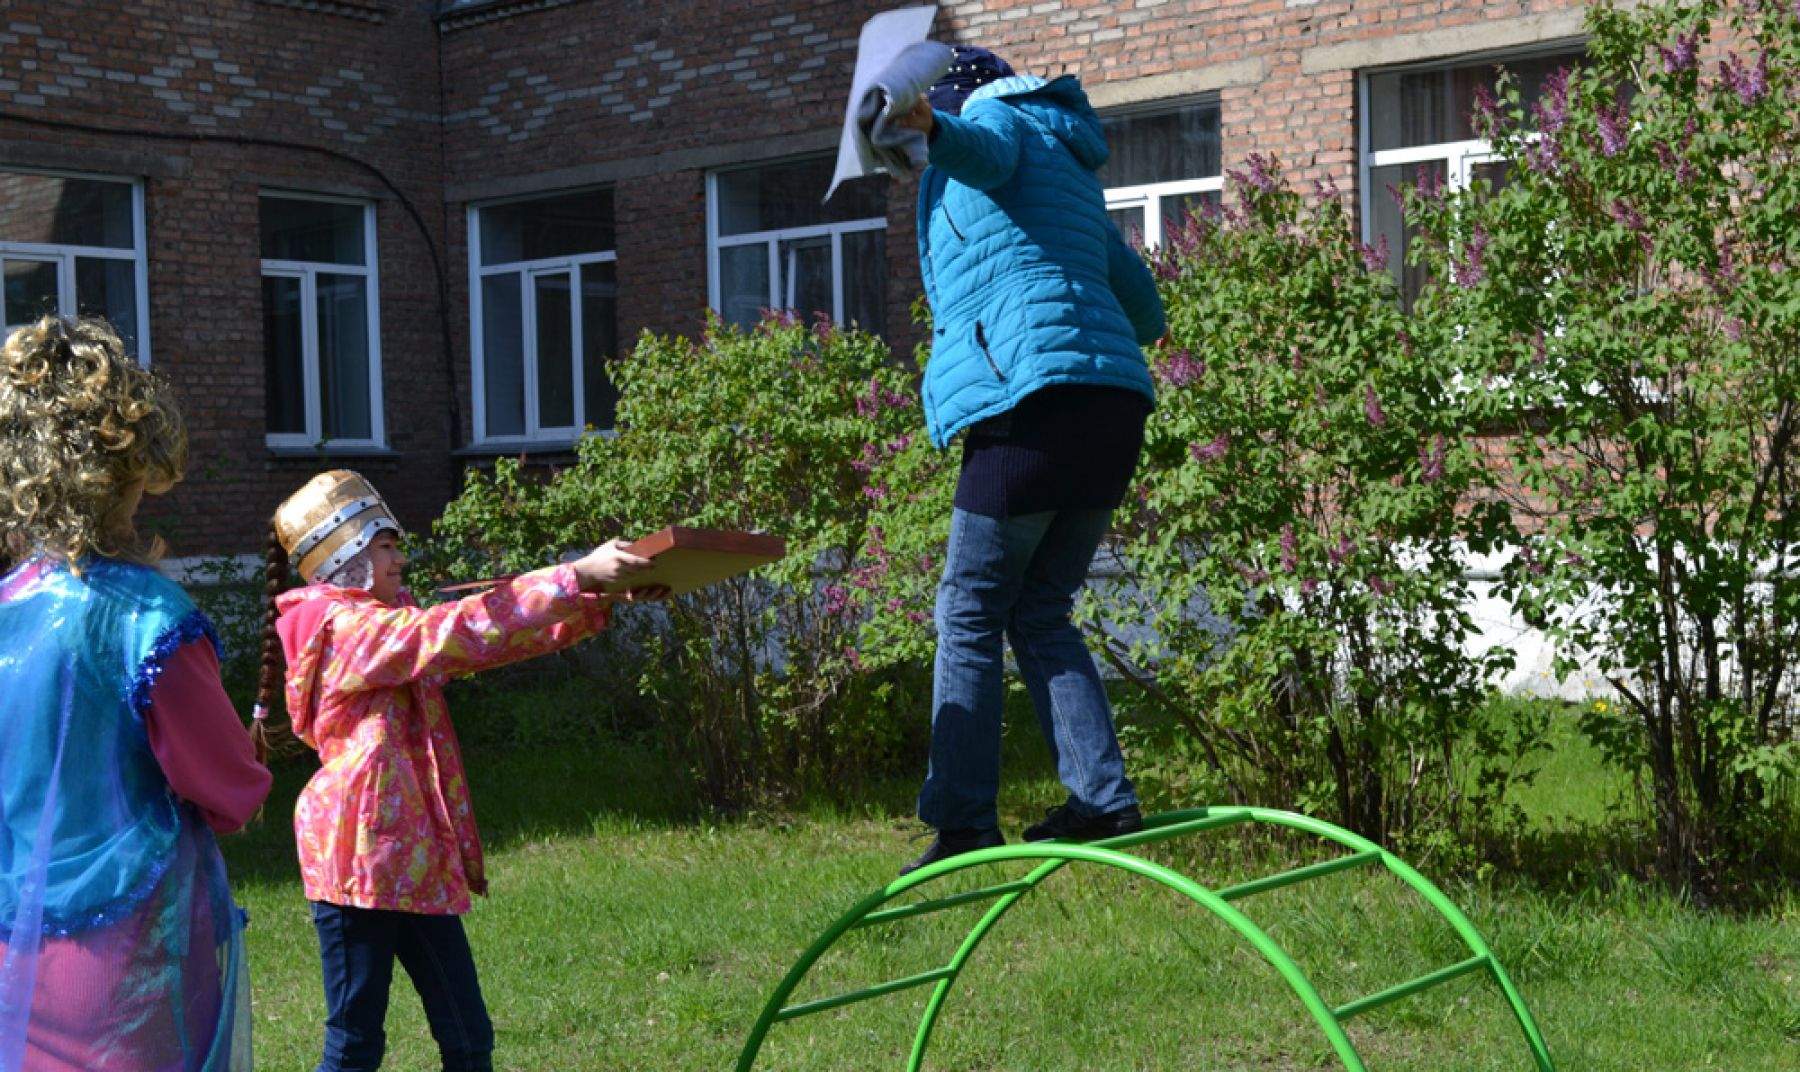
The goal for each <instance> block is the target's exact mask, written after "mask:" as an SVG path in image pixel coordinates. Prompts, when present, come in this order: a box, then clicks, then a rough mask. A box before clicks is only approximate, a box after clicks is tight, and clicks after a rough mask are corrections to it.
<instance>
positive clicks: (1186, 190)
mask: <svg viewBox="0 0 1800 1072" xmlns="http://www.w3.org/2000/svg"><path fill="white" fill-rule="evenodd" d="M1186 108H1218V109H1220V115H1221V119H1222V118H1223V112H1224V109H1223V107H1222V105H1221V104H1220V103H1219V101H1218V100H1217V99H1216V98H1211V97H1202V98H1199V99H1190V100H1172V101H1157V102H1155V103H1153V104H1141V105H1133V106H1131V107H1129V108H1111V109H1108V110H1107V111H1106V112H1104V113H1102V115H1101V118H1102V119H1129V118H1131V117H1132V116H1144V115H1168V114H1170V113H1173V112H1179V111H1182V110H1183V109H1186ZM1222 137H1223V135H1222V134H1221V138H1222ZM1223 164H1224V159H1223V156H1222V155H1221V158H1220V169H1219V174H1217V175H1209V176H1207V177H1205V178H1199V179H1175V180H1171V181H1169V182H1151V183H1143V184H1140V185H1137V186H1109V187H1107V188H1106V189H1105V191H1104V194H1105V197H1106V211H1108V212H1114V211H1121V210H1128V209H1141V210H1142V211H1143V213H1144V233H1143V234H1142V235H1141V236H1140V238H1141V239H1142V241H1143V244H1144V248H1145V249H1155V248H1156V247H1157V246H1160V245H1162V241H1163V231H1164V227H1163V218H1162V199H1163V198H1165V197H1177V196H1180V195H1181V194H1223V192H1224V190H1225V171H1224V166H1223ZM1126 237H1130V236H1129V235H1128V236H1126Z"/></svg>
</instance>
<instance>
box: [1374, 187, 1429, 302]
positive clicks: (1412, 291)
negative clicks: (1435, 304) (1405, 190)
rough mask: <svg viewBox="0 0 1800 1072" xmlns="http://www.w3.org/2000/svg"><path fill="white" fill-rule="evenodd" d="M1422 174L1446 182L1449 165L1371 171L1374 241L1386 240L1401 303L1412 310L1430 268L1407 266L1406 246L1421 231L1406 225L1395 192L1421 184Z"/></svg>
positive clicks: (1389, 267)
mask: <svg viewBox="0 0 1800 1072" xmlns="http://www.w3.org/2000/svg"><path fill="white" fill-rule="evenodd" d="M1421 172H1424V173H1426V174H1429V175H1432V176H1434V177H1435V178H1436V179H1437V181H1439V182H1443V181H1444V180H1445V177H1446V176H1447V175H1448V174H1449V166H1448V165H1447V164H1446V163H1445V162H1444V161H1442V160H1433V161H1430V162H1428V163H1424V164H1394V165H1392V166H1390V167H1378V168H1370V169H1369V207H1370V215H1371V216H1373V217H1374V220H1373V224H1374V226H1373V227H1372V228H1371V230H1372V232H1373V234H1374V236H1375V241H1380V239H1382V238H1386V239H1387V244H1388V270H1389V271H1390V272H1392V273H1393V274H1394V281H1395V282H1396V283H1398V284H1399V285H1400V297H1401V303H1402V304H1403V305H1405V307H1406V308H1407V309H1411V308H1412V303H1413V301H1414V300H1415V299H1417V298H1418V296H1419V292H1420V291H1422V290H1423V289H1424V287H1425V280H1426V279H1427V278H1428V269H1427V268H1426V267H1425V266H1423V265H1414V264H1407V263H1406V252H1407V245H1408V243H1410V242H1411V241H1412V239H1413V236H1414V235H1415V234H1417V233H1418V232H1417V230H1416V228H1414V227H1412V226H1410V225H1409V224H1407V223H1406V221H1405V217H1404V214H1403V213H1402V212H1401V210H1400V205H1399V203H1398V202H1396V201H1395V199H1394V193H1393V191H1398V190H1399V189H1400V187H1401V186H1403V185H1405V184H1407V183H1416V182H1418V180H1419V175H1420V173H1421Z"/></svg>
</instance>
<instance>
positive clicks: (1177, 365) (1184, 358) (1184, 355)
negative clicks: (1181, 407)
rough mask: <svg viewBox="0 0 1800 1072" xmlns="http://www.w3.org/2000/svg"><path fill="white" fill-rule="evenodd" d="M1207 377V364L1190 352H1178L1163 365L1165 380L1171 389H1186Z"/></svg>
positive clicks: (1171, 355) (1170, 356)
mask: <svg viewBox="0 0 1800 1072" xmlns="http://www.w3.org/2000/svg"><path fill="white" fill-rule="evenodd" d="M1204 375H1206V362H1204V361H1201V360H1200V359H1199V358H1196V357H1195V356H1194V355H1193V354H1192V353H1191V352H1190V351H1187V350H1176V351H1175V352H1174V353H1173V354H1170V355H1169V357H1168V358H1167V359H1166V360H1165V361H1164V362H1163V364H1162V376H1163V380H1164V381H1165V382H1167V383H1168V385H1169V386H1170V387H1186V386H1187V385H1188V384H1190V383H1193V382H1194V381H1195V380H1198V379H1199V378H1200V377H1202V376H1204Z"/></svg>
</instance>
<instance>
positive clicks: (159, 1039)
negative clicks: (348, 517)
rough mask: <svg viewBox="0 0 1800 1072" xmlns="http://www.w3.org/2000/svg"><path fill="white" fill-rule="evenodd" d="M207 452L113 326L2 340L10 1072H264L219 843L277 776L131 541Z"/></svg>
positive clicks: (31, 331) (5, 952)
mask: <svg viewBox="0 0 1800 1072" xmlns="http://www.w3.org/2000/svg"><path fill="white" fill-rule="evenodd" d="M186 454H187V440H186V433H185V431H184V429H183V426H182V423H181V418H180V416H179V414H178V413H177V412H176V410H175V408H174V406H173V404H172V402H171V400H170V398H169V396H168V394H167V392H166V390H165V389H164V388H163V386H162V385H161V384H159V383H158V382H157V381H156V380H154V379H153V378H152V377H151V376H150V374H149V373H148V372H147V371H145V370H144V369H142V368H140V367H138V365H137V364H136V363H135V362H133V361H132V360H131V359H130V357H129V356H128V355H127V354H126V353H125V349H124V347H123V346H122V345H121V344H120V342H119V339H118V337H117V336H116V335H115V334H114V333H113V332H112V330H111V329H110V328H109V327H107V326H106V325H105V324H104V323H102V322H98V321H80V322H71V321H67V320H64V319H61V318H56V317H50V318H45V319H43V320H40V321H38V322H37V323H35V324H32V325H29V326H27V327H24V328H21V329H19V330H18V331H16V332H14V333H13V335H12V336H11V337H10V338H9V339H7V341H6V344H5V346H4V347H0V554H4V556H5V558H6V559H8V560H9V561H10V562H11V563H12V565H13V568H11V569H10V570H9V571H8V572H7V573H6V574H5V575H4V577H0V697H4V701H3V702H0V1072H20V1070H28V1072H62V1070H65V1069H67V1070H74V1069H106V1070H120V1072H137V1070H145V1072H148V1070H157V1072H164V1070H169V1072H173V1070H190V1069H192V1070H208V1072H210V1070H228V1069H229V1070H236V1069H248V1068H249V1067H250V1024H249V1017H248V1013H249V1000H248V998H249V980H248V978H247V976H246V974H245V968H244V951H243V916H242V913H241V912H240V911H239V910H238V908H237V907H236V906H235V905H234V904H233V903H232V899H231V891H230V888H229V887H228V886H227V884H226V880H225V867H224V862H223V861H222V860H221V859H220V856H219V850H218V847H217V845H216V843H215V842H214V840H213V831H214V829H215V828H217V829H232V828H235V827H236V826H239V825H241V824H242V823H243V822H244V821H245V820H247V819H248V818H249V817H250V815H252V814H254V812H255V810H256V808H257V807H258V806H260V805H261V802H262V799H263V797H264V796H265V795H266V794H267V793H268V789H269V774H268V771H267V770H266V769H264V768H262V767H260V766H258V765H257V764H255V762H254V761H253V759H251V758H250V756H251V751H250V740H249V736H248V735H247V734H246V733H245V732H244V729H243V724H242V723H241V722H240V721H239V720H238V718H237V715H236V714H235V712H234V711H233V710H232V708H231V704H230V702H229V701H228V700H227V699H226V697H225V694H224V690H223V688H222V686H221V685H220V684H219V679H218V662H217V651H216V645H217V640H216V638H215V637H214V634H213V629H212V626H211V624H210V623H209V622H208V621H207V620H206V618H205V617H204V616H203V615H202V614H201V613H200V612H199V611H198V610H196V609H195V608H194V605H193V603H192V602H190V601H189V599H188V597H187V596H186V595H185V594H184V593H183V592H182V591H181V589H180V588H179V587H177V586H176V585H175V584H174V583H173V582H171V581H169V580H167V579H165V578H164V577H162V576H161V575H160V574H158V573H157V572H156V571H155V570H154V569H152V568H150V566H149V564H148V563H149V562H150V561H151V560H153V559H154V557H155V548H154V547H152V548H151V549H150V550H145V549H143V547H142V545H140V543H139V541H138V540H137V538H136V536H135V535H134V533H133V529H132V516H133V514H134V513H135V511H136V508H137V504H138V502H139V500H140V498H141V496H142V495H143V494H144V493H145V492H146V491H148V492H150V493H152V494H155V493H159V492H161V491H165V490H167V489H168V487H169V486H170V485H171V484H173V483H174V482H175V481H176V480H177V479H179V477H180V475H181V469H182V466H183V464H184V463H185V460H186Z"/></svg>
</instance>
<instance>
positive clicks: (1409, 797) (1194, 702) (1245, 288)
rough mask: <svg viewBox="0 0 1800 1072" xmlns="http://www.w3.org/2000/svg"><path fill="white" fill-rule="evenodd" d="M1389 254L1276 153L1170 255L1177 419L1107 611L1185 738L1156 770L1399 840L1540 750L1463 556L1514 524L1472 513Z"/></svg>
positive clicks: (1451, 820) (1452, 371)
mask: <svg viewBox="0 0 1800 1072" xmlns="http://www.w3.org/2000/svg"><path fill="white" fill-rule="evenodd" d="M1384 257H1385V250H1376V249H1370V248H1368V247H1365V246H1363V245H1361V244H1360V243H1358V242H1357V241H1356V239H1355V237H1354V235H1353V233H1352V224H1351V221H1350V219H1349V217H1348V215H1347V213H1346V211H1345V208H1344V205H1343V200H1342V199H1341V198H1340V197H1339V196H1338V195H1337V193H1336V191H1335V190H1332V189H1320V190H1318V191H1317V194H1316V196H1315V197H1313V198H1311V199H1307V198H1304V197H1302V196H1301V195H1300V194H1298V193H1297V192H1295V191H1293V190H1291V189H1289V188H1288V187H1287V185H1286V184H1285V183H1284V182H1283V181H1282V180H1281V178H1280V177H1279V174H1278V171H1277V167H1276V165H1275V163H1274V162H1273V161H1270V160H1263V159H1260V158H1256V157H1252V158H1251V161H1250V170H1249V171H1248V172H1246V173H1243V174H1234V175H1233V176H1232V184H1231V189H1230V198H1229V201H1228V203H1227V205H1226V206H1225V207H1224V208H1222V209H1218V210H1214V211H1210V212H1207V213H1204V214H1202V215H1200V216H1198V217H1195V218H1193V219H1191V220H1189V221H1188V224H1187V226H1186V227H1185V229H1184V230H1183V231H1181V232H1180V233H1179V234H1178V235H1176V236H1175V237H1174V239H1173V240H1172V241H1171V242H1170V243H1169V244H1168V245H1167V246H1165V247H1164V248H1163V249H1161V250H1159V251H1158V252H1157V253H1156V255H1155V256H1154V258H1153V268H1154V270H1155V272H1156V274H1157V276H1158V278H1159V279H1160V281H1161V285H1162V288H1163V298H1164V304H1165V305H1166V306H1167V308H1168V312H1169V324H1170V328H1169V330H1170V339H1169V342H1168V344H1167V345H1166V346H1165V347H1163V348H1161V349H1160V350H1158V351H1157V352H1156V353H1155V354H1154V358H1153V368H1154V371H1155V373H1156V375H1157V377H1158V379H1159V381H1160V401H1159V406H1158V410H1157V412H1156V414H1155V416H1154V417H1153V418H1152V419H1151V422H1150V425H1149V427H1148V429H1147V432H1146V444H1145V453H1144V459H1143V462H1142V465H1141V467H1140V470H1139V479H1140V481H1141V486H1140V487H1139V488H1138V490H1137V498H1136V500H1135V501H1133V502H1129V503H1127V506H1126V509H1125V510H1123V511H1121V514H1120V519H1121V533H1120V539H1119V542H1118V545H1117V547H1116V561H1117V565H1118V569H1119V571H1120V573H1119V577H1118V578H1117V579H1116V580H1115V581H1113V582H1112V583H1110V584H1108V585H1106V586H1104V587H1103V588H1102V589H1101V590H1100V591H1099V592H1098V593H1097V594H1096V598H1095V600H1094V601H1093V603H1092V605H1091V614H1092V621H1093V622H1094V624H1095V628H1096V629H1097V630H1098V631H1099V632H1100V633H1101V634H1102V636H1103V641H1102V652H1103V654H1104V656H1105V658H1106V659H1107V660H1108V661H1109V662H1110V663H1111V665H1112V666H1113V667H1114V668H1115V669H1116V670H1117V671H1118V672H1119V673H1121V674H1122V675H1123V676H1124V677H1125V679H1126V680H1127V681H1129V682H1131V683H1132V684H1133V685H1134V686H1135V687H1136V691H1135V699H1133V700H1132V702H1131V703H1130V707H1131V708H1132V709H1133V711H1134V714H1135V719H1136V720H1137V721H1139V722H1140V723H1142V724H1144V725H1146V726H1161V727H1165V732H1164V733H1163V734H1162V735H1161V736H1160V737H1157V736H1154V735H1153V736H1152V737H1150V738H1147V739H1140V740H1139V741H1138V742H1137V745H1136V747H1135V748H1134V753H1136V754H1137V755H1142V756H1144V760H1143V762H1142V764H1141V765H1140V767H1139V770H1140V772H1144V773H1149V774H1152V775H1156V776H1160V777H1163V778H1168V777H1170V776H1172V775H1173V774H1174V773H1176V770H1177V769H1179V768H1168V767H1167V760H1168V757H1169V756H1170V755H1176V756H1191V757H1194V758H1201V759H1203V760H1204V762H1205V764H1206V766H1207V768H1208V770H1209V773H1208V774H1207V775H1206V776H1205V777H1203V778H1201V779H1200V780H1199V781H1198V782H1197V783H1196V784H1198V785H1200V786H1203V787H1210V788H1213V789H1215V790H1218V791H1223V792H1226V793H1229V794H1230V795H1231V796H1232V797H1234V798H1236V799H1239V800H1244V801H1250V802H1255V803H1269V804H1279V805H1284V806H1298V807H1300V808H1302V809H1304V810H1307V811H1312V812H1317V813H1321V814H1325V815H1328V816H1331V817H1333V818H1335V819H1337V820H1338V821H1340V822H1343V823H1345V824H1347V825H1348V826H1350V827H1351V828H1352V829H1355V830H1357V831H1359V832H1361V833H1363V834H1365V835H1367V836H1370V837H1375V838H1380V839H1384V840H1392V839H1394V838H1395V837H1397V836H1400V835H1402V834H1404V833H1406V832H1408V831H1413V830H1416V829H1419V828H1422V827H1431V826H1435V827H1438V828H1442V829H1447V830H1453V831H1454V830H1458V829H1460V828H1462V827H1463V826H1464V825H1465V824H1466V823H1468V822H1469V821H1471V820H1472V819H1475V818H1477V817H1478V815H1477V814H1476V813H1477V811H1478V809H1479V808H1481V807H1485V806H1487V805H1489V804H1491V803H1493V801H1494V800H1495V799H1496V798H1497V796H1498V794H1499V792H1500V791H1501V790H1503V789H1504V787H1505V784H1506V782H1507V777H1506V776H1505V774H1504V772H1505V771H1507V770H1510V769H1511V768H1512V766H1513V764H1512V763H1511V760H1510V758H1509V757H1511V756H1513V755H1515V754H1516V753H1517V752H1518V751H1519V750H1520V749H1529V748H1530V747H1531V746H1532V744H1533V742H1532V741H1531V740H1529V739H1523V740H1520V739H1513V740H1502V739H1496V738H1492V737H1488V736H1481V735H1477V734H1476V733H1475V732H1474V730H1475V729H1476V727H1475V725H1474V723H1473V719H1474V714H1475V712H1476V711H1477V710H1478V709H1479V707H1480V706H1481V703H1482V699H1483V697H1484V694H1485V691H1486V688H1487V682H1488V681H1489V679H1490V676H1491V675H1492V674H1493V673H1494V672H1496V671H1497V670H1499V669H1501V668H1502V667H1504V666H1506V665H1507V664H1508V661H1509V659H1510V656H1509V655H1508V654H1507V653H1505V652H1504V651H1498V650H1495V651H1490V652H1488V653H1487V654H1485V655H1470V654H1466V653H1465V651H1464V642H1465V640H1467V639H1468V638H1469V636H1470V634H1471V633H1472V631H1473V628H1474V627H1473V623H1472V622H1471V620H1470V619H1469V617H1468V616H1467V614H1466V612H1465V611H1464V610H1463V609H1462V608H1463V606H1464V605H1465V603H1466V601H1467V599H1468V595H1469V589H1468V583H1467V582H1466V581H1465V579H1464V556H1463V550H1464V548H1465V547H1466V546H1471V545H1472V546H1473V547H1474V548H1475V549H1476V550H1485V549H1486V548H1487V547H1488V546H1489V545H1490V544H1491V543H1492V540H1493V538H1494V537H1495V535H1496V534H1497V533H1498V532H1499V531H1500V525H1499V519H1498V517H1497V516H1496V513H1495V512H1494V511H1493V510H1491V509H1488V508H1486V507H1479V508H1477V509H1475V510H1473V511H1472V512H1471V511H1469V510H1467V509H1466V506H1467V504H1468V503H1469V502H1470V501H1471V497H1472V493H1473V492H1474V491H1476V490H1477V488H1478V487H1479V485H1480V481H1481V479H1482V475H1483V468H1482V465H1481V463H1480V455H1479V451H1478V450H1477V448H1476V445H1475V444H1474V442H1473V440H1472V433H1473V430H1474V429H1473V426H1472V423H1471V420H1472V415H1471V413H1470V412H1469V408H1468V406H1467V405H1465V401H1464V396H1465V392H1463V391H1462V390H1461V388H1460V386H1459V384H1460V378H1459V376H1458V371H1459V370H1458V369H1457V368H1456V366H1455V364H1454V358H1453V355H1452V351H1451V350H1450V348H1449V347H1448V346H1447V345H1445V342H1446V340H1445V338H1444V337H1443V334H1442V332H1441V331H1439V330H1434V329H1433V328H1432V327H1431V326H1430V325H1429V324H1424V323H1419V322H1416V321H1414V320H1413V319H1412V318H1410V317H1409V316H1408V315H1407V314H1406V313H1405V312H1403V311H1402V309H1401V307H1400V303H1399V301H1398V295H1397V293H1396V291H1395V287H1394V284H1393V281H1392V278H1391V277H1390V275H1389V274H1388V273H1387V271H1386V270H1385V265H1384ZM1459 507H1464V508H1465V509H1461V510H1459ZM1170 734H1173V737H1171V736H1170ZM1134 761H1135V757H1134ZM1470 767H1484V768H1489V769H1491V771H1492V772H1493V773H1492V774H1491V776H1487V777H1471V776H1469V773H1468V770H1467V768H1470ZM1189 769H1191V767H1190V768H1189Z"/></svg>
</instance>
